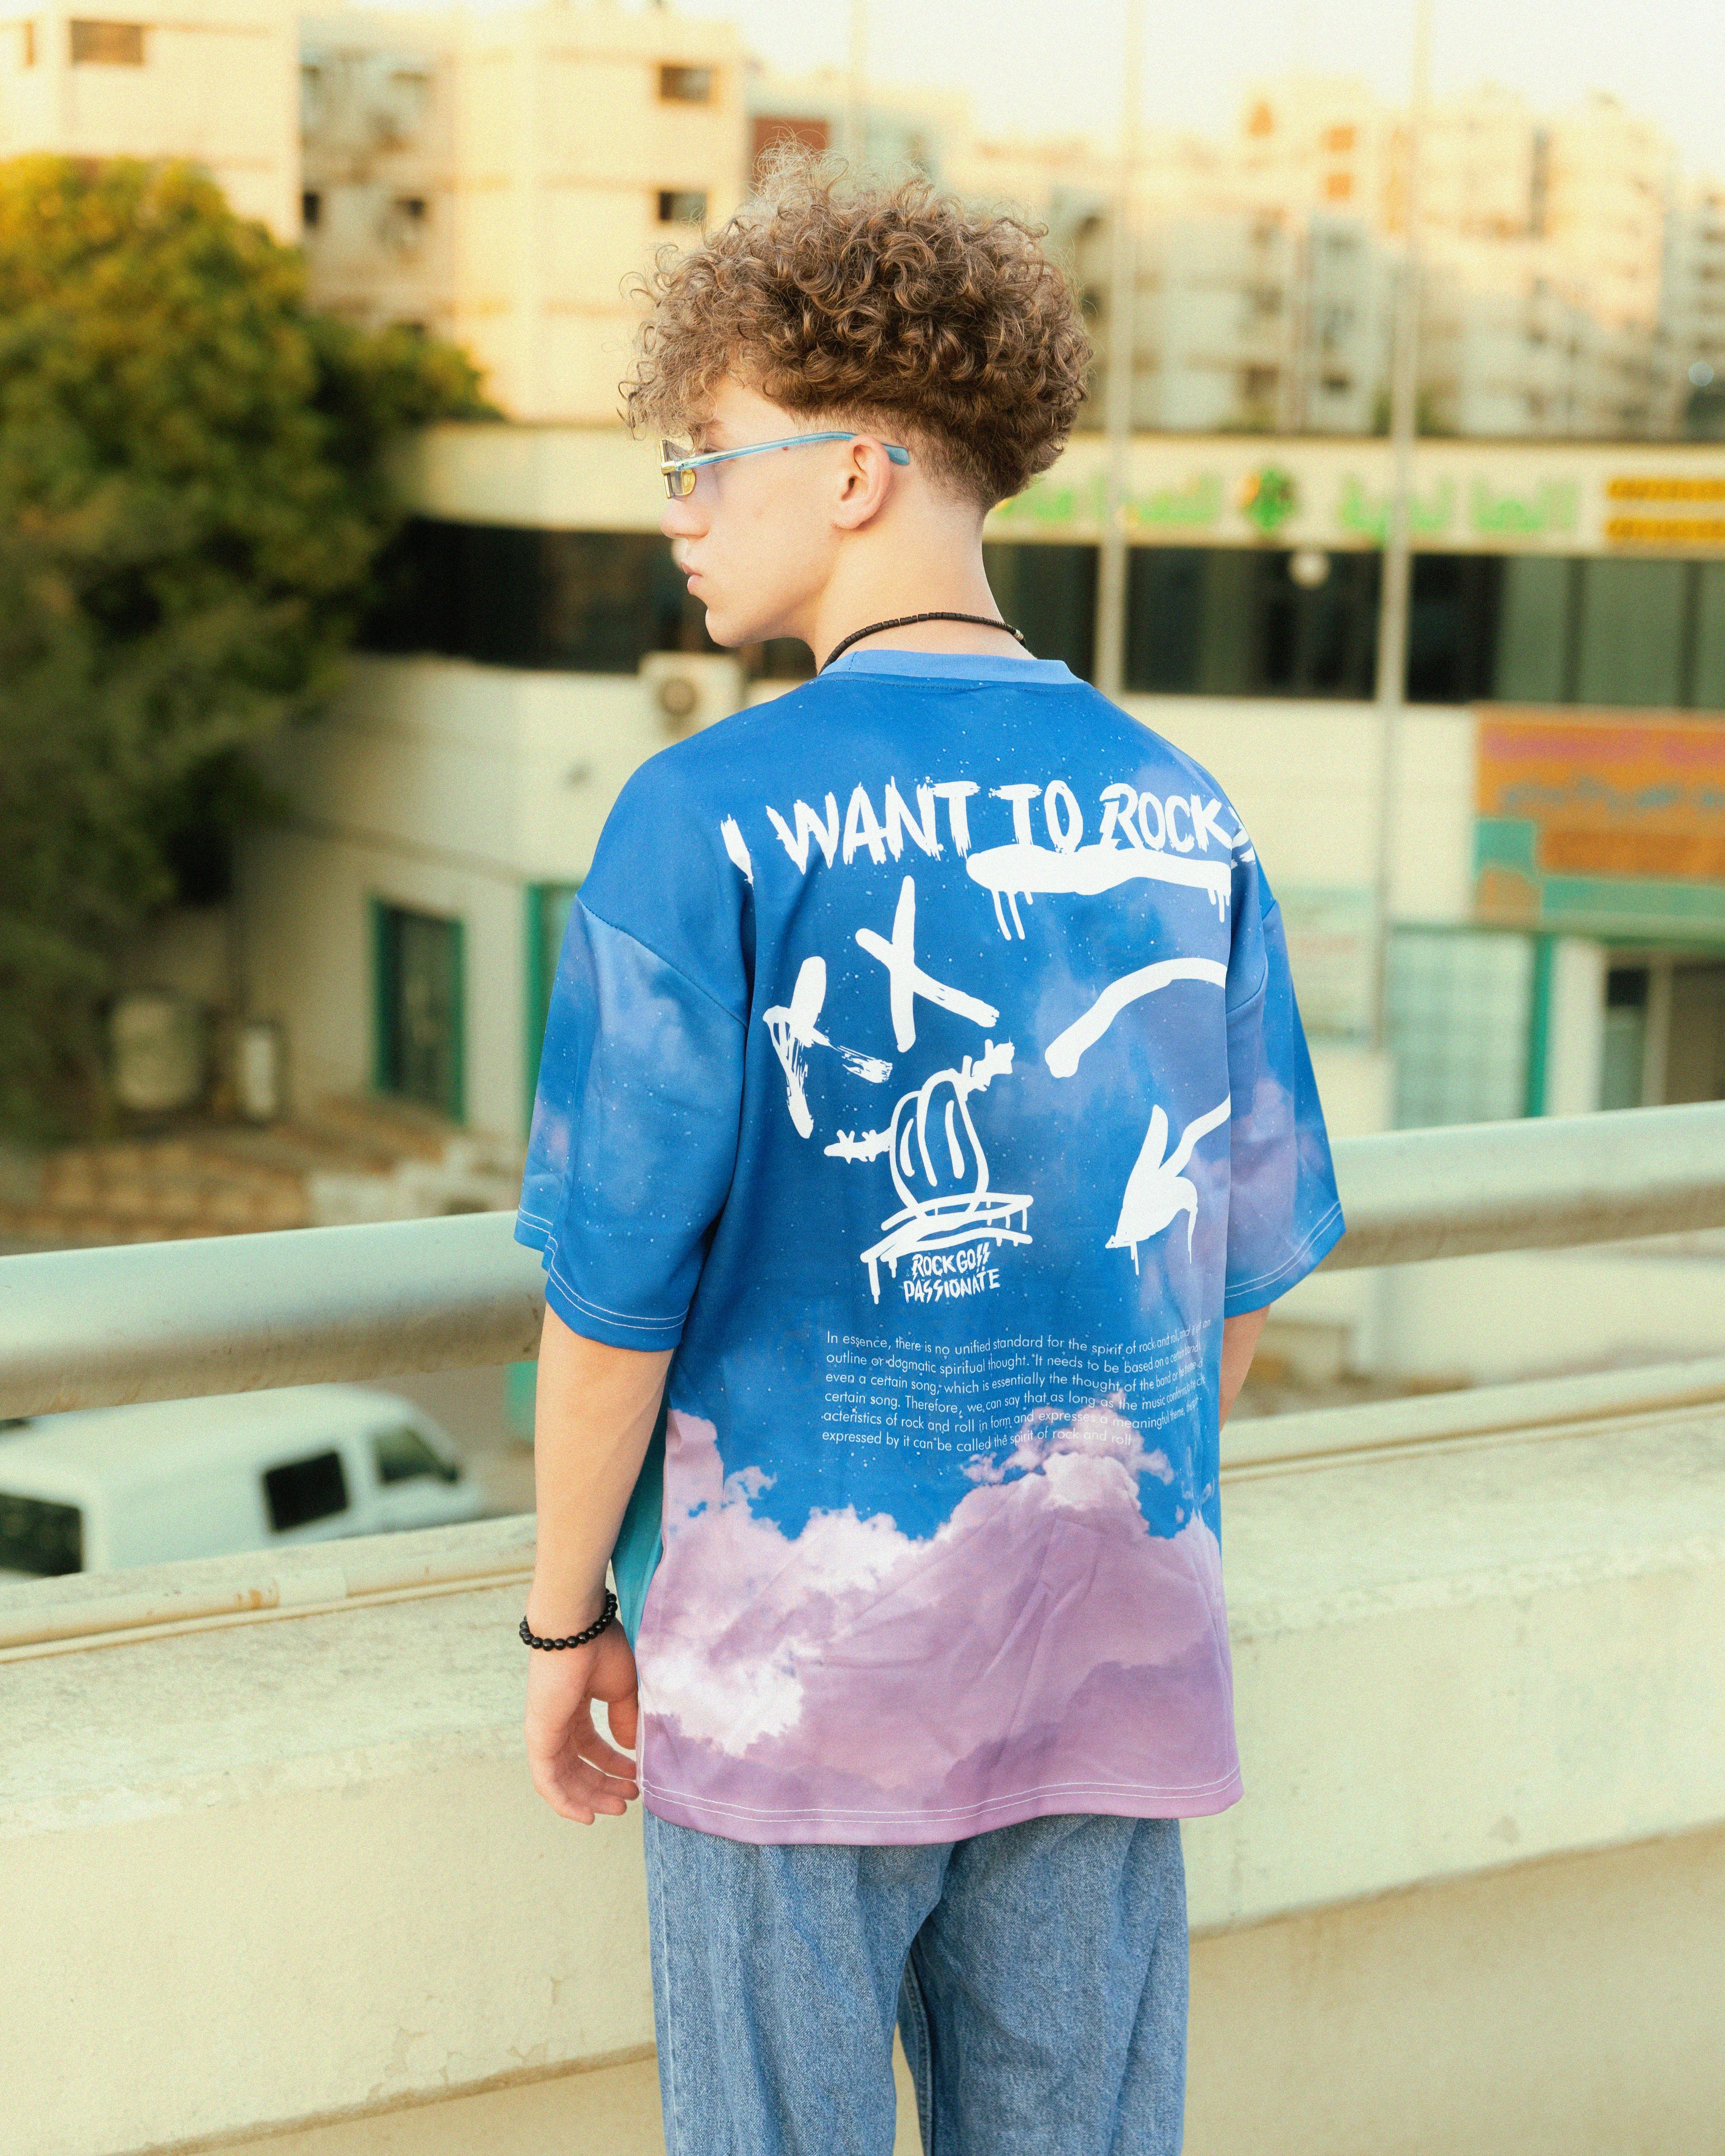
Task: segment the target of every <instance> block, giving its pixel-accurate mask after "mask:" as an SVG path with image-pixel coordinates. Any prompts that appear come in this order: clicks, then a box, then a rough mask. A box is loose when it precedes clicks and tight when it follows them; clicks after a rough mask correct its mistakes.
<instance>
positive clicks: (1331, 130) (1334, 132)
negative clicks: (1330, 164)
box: [1324, 127, 1356, 157]
mask: <svg viewBox="0 0 1725 2156" xmlns="http://www.w3.org/2000/svg"><path fill="white" fill-rule="evenodd" d="M1355 140H1356V136H1355V133H1354V131H1353V128H1352V127H1327V128H1326V129H1325V130H1324V147H1325V149H1327V151H1329V153H1330V155H1331V156H1332V157H1346V156H1347V154H1348V151H1350V150H1351V149H1352V148H1353V146H1354V142H1355Z"/></svg>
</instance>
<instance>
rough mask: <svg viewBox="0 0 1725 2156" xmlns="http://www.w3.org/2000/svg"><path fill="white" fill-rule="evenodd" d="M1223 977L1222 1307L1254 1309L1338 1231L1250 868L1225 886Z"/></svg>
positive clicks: (1324, 1157)
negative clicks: (1230, 892) (1227, 946)
mask: <svg viewBox="0 0 1725 2156" xmlns="http://www.w3.org/2000/svg"><path fill="white" fill-rule="evenodd" d="M1236 896H1237V910H1236V915H1235V944H1234V954H1233V959H1232V962H1230V967H1229V971H1228V990H1227V993H1228V1079H1229V1097H1230V1103H1231V1109H1230V1122H1229V1132H1230V1140H1229V1198H1228V1273H1227V1281H1226V1287H1225V1291H1224V1300H1223V1310H1224V1313H1225V1314H1226V1315H1227V1316H1228V1317H1236V1316H1238V1315H1239V1314H1240V1312H1245V1311H1249V1310H1261V1309H1263V1308H1264V1306H1266V1304H1267V1303H1271V1302H1274V1301H1276V1298H1277V1297H1278V1296H1283V1295H1286V1293H1287V1291H1288V1290H1289V1289H1290V1288H1291V1287H1292V1286H1294V1284H1295V1282H1296V1281H1301V1280H1303V1279H1304V1278H1305V1276H1306V1275H1307V1273H1309V1272H1311V1271H1312V1269H1313V1268H1314V1267H1315V1266H1316V1265H1318V1264H1319V1263H1320V1262H1321V1260H1322V1259H1323V1258H1324V1256H1325V1255H1327V1252H1328V1251H1329V1250H1331V1248H1332V1246H1333V1245H1335V1244H1336V1243H1337V1242H1338V1241H1339V1240H1341V1237H1342V1235H1343V1228H1344V1223H1343V1218H1342V1207H1341V1204H1340V1201H1339V1200H1338V1199H1337V1194H1336V1177H1335V1170H1334V1168H1333V1167H1332V1164H1331V1160H1330V1144H1329V1138H1328V1136H1327V1132H1325V1129H1324V1119H1323V1110H1322V1107H1321V1106H1319V1104H1318V1097H1317V1081H1316V1080H1315V1079H1314V1078H1313V1076H1312V1058H1311V1055H1309V1054H1308V1052H1307V1046H1306V1034H1305V1031H1304V1029H1303V1028H1302V1027H1301V1024H1300V1013H1299V1009H1298V1006H1297V1005H1296V1003H1295V1001H1294V983H1293V978H1292V976H1291V973H1290V972H1289V970H1288V951H1287V940H1286V937H1285V935H1284V934H1283V932H1282V922H1281V909H1280V907H1279V906H1277V905H1276V901H1275V900H1274V899H1273V898H1272V897H1271V895H1270V892H1269V891H1268V889H1267V887H1266V885H1265V884H1264V882H1263V880H1262V878H1261V877H1260V875H1259V874H1258V873H1257V870H1256V867H1255V864H1251V865H1249V867H1248V868H1247V870H1246V872H1245V873H1243V874H1242V875H1240V878H1239V879H1238V880H1237V882H1236Z"/></svg>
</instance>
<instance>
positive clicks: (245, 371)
mask: <svg viewBox="0 0 1725 2156" xmlns="http://www.w3.org/2000/svg"><path fill="white" fill-rule="evenodd" d="M483 410H484V407H483V405H482V404H481V403H480V398H479V394H478V377H477V376H476V375H475V372H474V369H473V368H472V367H471V365H470V363H469V362H468V361H467V359H466V358H465V356H464V355H463V354H462V353H461V352H459V351H457V350H456V349H454V347H453V346H447V345H442V344H439V343H436V342H434V341H430V340H429V339H426V338H424V337H422V336H418V334H416V333H413V332H410V331H406V330H392V331H383V332H381V333H372V332H367V331H360V330H357V329H356V328H354V327H353V326H352V325H350V324H348V323H346V322H344V321H339V320H337V319H336V318H334V317H332V316H327V315H322V314H319V313H318V312H316V311H315V310H313V309H312V308H311V306H310V305H309V304H308V302H307V299H306V294H305V270H304V265H303V263H302V261H301V259H300V255H299V254H298V252H297V251H296V250H295V249H291V248H288V247H285V246H283V245H281V244H280V243H278V242H277V241H276V240H275V239H272V238H271V237H270V234H268V233H267V232H266V231H265V230H264V228H263V227H262V226H260V225H257V224H252V223H246V222H244V221H243V220H242V219H240V218H238V217H236V216H235V215H234V213H233V212H232V211H231V210H230V209H229V208H228V206H227V204H226V202H225V201H224V199H223V196H222V195H221V193H220V192H219V190H218V188H217V187H215V185H214V184H213V182H211V181H210V180H208V178H207V177H203V175H202V174H201V173H199V172H197V171H196V170H195V169H193V167H188V166H184V165H165V166H150V165H144V164H140V163H136V162H131V161H126V160H115V161H112V162H106V163H103V164H100V165H97V166H91V165H90V164H87V163H84V162H77V161H74V160H71V159H66V158H59V157H23V158H18V159H15V160H13V161H12V162H8V163H4V164H0V1126H5V1127H12V1128H13V1129H15V1130H16V1129H26V1130H28V1129H30V1128H35V1129H37V1130H41V1129H44V1128H47V1127H53V1126H54V1125H55V1124H56V1123H58V1124H59V1125H60V1126H62V1127H64V1125H65V1124H67V1123H68V1122H75V1121H78V1120H81V1119H84V1118H86V1117H87V1116H89V1115H90V1113H92V1112H93V1111H94V1110H95V1105H96V1102H97V1101H98V1100H99V1098H100V1088H99V1086H98V1084H97V1081H96V1076H95V1074H96V1072H97V1070H98V1069H99V1065H100V1058H99V1056H98V1055H97V1052H96V1044H97V1038H98V1023H97V1021H98V1019H99V1015H100V1005H101V1002H102V999H103V998H104V996H105V994H106V993H108V992H109V990H110V987H111V983H112V981H113V978H114V972H115V967H116V959H117V957H118V955H119V953H120V952H121V950H122V949H123V947H124V944H125V942H126V938H127V937H129V936H131V935H132V934H135V933H136V930H137V928H138V927H139V926H140V924H141V921H143V920H144V919H145V918H146V916H147V915H148V913H149V911H151V908H153V907H156V906H160V905H161V904H162V903H163V902H165V901H167V900H168V899H170V898H172V896H174V895H175V892H176V889H177V885H179V884H180V883H182V882H183V881H184V880H185V877H186V875H187V874H188V873H190V874H193V875H195V874H196V873H197V870H196V867H195V864H196V862H197V860H198V858H199V846H198V843H196V842H198V841H199V840H203V842H204V852H205V853H206V854H207V852H208V841H209V840H210V839H212V838H213V839H214V840H215V841H216V843H217V844H219V842H220V839H221V837H222V835H223V833H224V832H225V831H226V830H228V829H231V827H232V825H233V824H234V821H235V819H238V818H239V817H240V816H242V815H243V814H244V813H245V812H246V810H247V808H248V806H249V805H251V804H252V803H254V802H255V798H256V792H257V789H256V788H255V785H254V783H253V782H251V781H249V778H248V777H247V773H248V771H249V765H248V763H247V762H246V759H245V752H246V750H247V749H248V748H249V747H252V746H253V745H254V744H256V743H257V742H259V741H261V740H262V739H264V737H267V736H269V735H270V734H271V733H273V732H275V731H278V730H280V728H282V727H283V726H287V725H289V724H290V723H292V722H294V721H296V720H299V719H302V718H305V717H309V716H311V715H312V714H313V713H315V711H316V708H317V706H318V704H319V702H320V701H321V699H322V698H323V697H324V696H326V694H327V692H328V690H329V688H330V685H331V680H332V679H333V676H334V672H335V670H336V665H337V663H338V661H339V659H340V655H341V652H342V650H343V649H344V648H345V647H346V646H347V644H349V642H350V641H351V640H352V635H353V633H354V630H355V629H356V626H357V623H358V620H359V619H360V617H361V614H362V611H363V609H364V607H365V604H366V599H367V586H368V579H369V577H370V574H371V572H372V565H373V563H374V562H376V560H377V555H378V552H379V551H380V549H381V548H382V547H383V546H384V544H385V543H386V542H387V541H388V538H389V537H390V536H391V535H392V533H393V531H394V530H395V528H396V527H397V526H398V523H399V521H400V518H401V515H402V506H401V504H400V502H399V501H398V497H397V494H396V490H395V489H394V487H393V485H392V482H391V478H390V466H389V458H388V450H389V448H390V446H391V444H392V442H393V440H394V439H395V438H397V437H398V435H399V434H401V433H402V432H403V430H404V429H408V428H410V427H413V426H416V425H419V424H423V423H426V422H428V421H429V420H432V419H435V418H444V417H453V416H469V415H475V414H477V413H481V412H483Z"/></svg>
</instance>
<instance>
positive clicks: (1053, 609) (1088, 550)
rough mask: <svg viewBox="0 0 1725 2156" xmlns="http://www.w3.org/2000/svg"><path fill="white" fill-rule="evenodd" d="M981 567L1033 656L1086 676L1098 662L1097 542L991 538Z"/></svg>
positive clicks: (1089, 674) (995, 595)
mask: <svg viewBox="0 0 1725 2156" xmlns="http://www.w3.org/2000/svg"><path fill="white" fill-rule="evenodd" d="M983 568H984V569H985V570H986V571H987V572H988V583H989V585H990V586H991V588H993V593H994V597H995V599H996V601H997V602H998V603H999V608H1000V612H1001V614H1002V616H1003V617H1004V619H1006V620H1008V621H1009V622H1010V623H1011V624H1013V626H1014V629H1023V631H1024V641H1025V642H1026V643H1027V644H1029V647H1030V649H1031V650H1032V651H1034V653H1035V654H1036V656H1037V657H1038V658H1039V659H1060V660H1065V663H1066V665H1068V666H1070V668H1071V670H1072V671H1073V672H1074V673H1075V674H1076V675H1078V677H1079V679H1080V680H1086V681H1087V680H1089V679H1090V676H1091V673H1092V671H1093V670H1094V668H1095V663H1096V548H1095V547H1059V546H1054V545H1051V544H1050V545H1046V546H1034V547H1029V546H1013V545H1005V544H1001V543H999V542H995V541H990V542H989V543H988V545H987V546H985V547H983Z"/></svg>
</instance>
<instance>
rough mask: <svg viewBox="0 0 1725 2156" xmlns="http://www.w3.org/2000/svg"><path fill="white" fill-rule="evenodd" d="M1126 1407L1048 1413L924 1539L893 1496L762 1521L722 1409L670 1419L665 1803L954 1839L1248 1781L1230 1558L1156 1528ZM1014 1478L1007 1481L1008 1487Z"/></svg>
mask: <svg viewBox="0 0 1725 2156" xmlns="http://www.w3.org/2000/svg"><path fill="white" fill-rule="evenodd" d="M1120 1405H1121V1403H1120V1401H1119V1400H1118V1399H1112V1400H1110V1401H1107V1402H1104V1403H1102V1404H1100V1405H1097V1406H1095V1407H1091V1408H1088V1409H1085V1410H1083V1411H1082V1412H1081V1414H1077V1415H1075V1416H1074V1417H1073V1418H1072V1419H1071V1420H1070V1422H1068V1423H1061V1424H1059V1425H1058V1426H1055V1424H1054V1419H1053V1418H1051V1417H1050V1416H1048V1415H1046V1414H1043V1413H1039V1414H1036V1415H1034V1416H1033V1417H1032V1418H1031V1419H1030V1420H1029V1422H1027V1423H1026V1424H1025V1425H1024V1429H1023V1430H1021V1432H1020V1433H1019V1439H1018V1441H1017V1444H1016V1445H1015V1447H1014V1450H1013V1452H1012V1453H1011V1455H1009V1458H1008V1460H1006V1461H1005V1462H1004V1464H1002V1465H1000V1466H994V1465H992V1464H990V1463H988V1462H985V1461H977V1462H973V1463H972V1466H971V1467H970V1469H969V1470H968V1472H969V1473H970V1474H971V1476H972V1479H973V1481H974V1482H975V1483H976V1485H977V1486H976V1487H974V1488H973V1489H972V1490H971V1491H969V1492H968V1494H967V1495H966V1496H964V1497H963V1499H961V1501H959V1503H958V1504H957V1507H955V1508H954V1510H953V1512H952V1516H951V1517H950V1518H949V1519H947V1521H946V1522H945V1523H944V1524H943V1525H942V1527H940V1528H939V1529H938V1531H937V1532H936V1533H935V1534H934V1535H932V1537H929V1538H928V1539H927V1540H926V1541H917V1540H916V1539H914V1538H912V1537H910V1536H908V1535H905V1534H901V1532H899V1530H898V1528H897V1527H896V1525H895V1524H894V1522H892V1520H891V1518H890V1517H888V1516H886V1514H884V1513H882V1514H876V1515H875V1516H874V1517H870V1518H867V1519H862V1518H859V1517H858V1516H857V1514H856V1513H855V1511H854V1510H851V1509H849V1508H847V1509H846V1510H845V1511H843V1512H816V1513H814V1514H813V1515H812V1516H811V1517H810V1518H809V1521H808V1522H807V1523H806V1525H805V1526H804V1527H803V1530H802V1532H800V1533H799V1534H798V1535H797V1536H796V1537H794V1539H793V1538H791V1537H787V1536H786V1535H785V1533H784V1532H783V1530H782V1529H781V1528H780V1527H778V1526H777V1525H776V1524H775V1523H774V1522H773V1521H771V1520H768V1519H763V1518H760V1517H757V1516H756V1514H755V1512H754V1511H753V1500H754V1499H755V1498H756V1497H757V1496H759V1494H760V1492H761V1491H762V1489H763V1488H765V1487H766V1486H768V1478H767V1477H766V1476H764V1475H763V1474H762V1471H760V1470H759V1469H758V1468H748V1469H745V1470H743V1471H742V1472H741V1473H738V1474H735V1475H732V1476H729V1477H728V1478H727V1477H726V1476H725V1474H724V1471H723V1468H722V1466H721V1461H720V1457H719V1451H718V1445H717V1436H716V1431H715V1430H714V1428H713V1425H712V1424H711V1423H707V1422H704V1421H701V1420H699V1419H696V1418H695V1417H693V1416H689V1415H684V1414H673V1415H672V1416H671V1417H670V1428H669V1432H668V1439H667V1455H666V1466H665V1491H666V1503H665V1560H664V1563H662V1565H661V1566H660V1570H659V1572H658V1573H657V1575H656V1576H655V1580H654V1583H653V1587H652V1590H651V1593H650V1594H649V1600H648V1605H647V1610H646V1615H645V1622H644V1626H643V1630H642V1636H641V1640H640V1643H639V1654H640V1663H641V1670H642V1702H643V1706H644V1709H645V1720H644V1731H643V1746H642V1755H641V1757H642V1767H643V1780H644V1789H645V1791H646V1795H647V1799H648V1801H649V1804H650V1805H651V1807H652V1809H654V1810H655V1812H657V1813H659V1814H660V1815H661V1816H663V1817H665V1818H668V1819H673V1820H680V1821H682V1822H683V1823H684V1824H686V1825H694V1826H699V1827H702V1828H705V1829H706V1830H709V1831H716V1832H719V1833H723V1834H726V1835H730V1836H732V1838H733V1839H736V1840H757V1841H822V1840H827V1841H844V1840H870V1841H927V1840H949V1839H953V1838H956V1837H957V1836H958V1835H963V1834H970V1833H976V1832H978V1831H980V1830H983V1828H986V1827H990V1826H1000V1825H1008V1824H1009V1823H1010V1822H1011V1821H1013V1820H1021V1819H1029V1818H1034V1817H1036V1816H1038V1815H1041V1814H1045V1813H1050V1812H1084V1811H1090V1812H1115V1813H1123V1814H1126V1815H1134V1814H1138V1815H1158V1814H1160V1815H1178V1816H1191V1815H1197V1814H1200V1813H1205V1812H1213V1811H1219V1810H1221V1809H1224V1807H1225V1806H1226V1805H1227V1804H1231V1803H1232V1802H1233V1801H1234V1800H1235V1798H1236V1797H1237V1796H1238V1795H1239V1794H1240V1779H1239V1768H1238V1764H1237V1762H1236V1758H1235V1749H1234V1734H1233V1713H1232V1685H1231V1679H1230V1668H1229V1661H1228V1647H1227V1624H1226V1619H1225V1616H1224V1609H1223V1602H1222V1571H1221V1552H1220V1550H1219V1547H1218V1545H1217V1543H1216V1540H1215V1537H1214V1535H1213V1534H1212V1533H1211V1532H1210V1531H1209V1528H1208V1527H1206V1526H1205V1525H1204V1522H1203V1521H1202V1520H1201V1519H1198V1518H1195V1517H1194V1518H1193V1519H1191V1520H1189V1521H1188V1522H1186V1523H1185V1524H1184V1525H1183V1527H1181V1528H1180V1530H1179V1532H1178V1533H1177V1534H1175V1535H1174V1536H1173V1537H1161V1536H1156V1535H1153V1534H1152V1533H1151V1532H1150V1531H1149V1528H1148V1527H1147V1524H1146V1522H1145V1519H1144V1517H1143V1514H1142V1511H1141V1510H1140V1507H1139V1504H1138V1496H1137V1477H1138V1476H1139V1475H1140V1474H1144V1473H1147V1474H1152V1475H1155V1476H1158V1478H1159V1479H1161V1480H1163V1481H1172V1479H1173V1470H1172V1469H1171V1468H1170V1467H1169V1466H1168V1461H1167V1460H1166V1458H1165V1457H1164V1456H1163V1455H1162V1454H1161V1453H1160V1452H1154V1451H1147V1450H1145V1448H1144V1446H1143V1445H1142V1440H1141V1439H1140V1437H1139V1435H1138V1432H1137V1430H1135V1429H1134V1428H1133V1426H1132V1424H1131V1423H1130V1422H1128V1421H1127V1419H1125V1418H1124V1416H1123V1415H1122V1414H1121V1413H1120V1412H1119V1408H1120ZM1009 1470H1010V1471H1012V1475H1011V1479H1010V1480H1008V1479H1006V1477H1007V1475H1008V1472H1009Z"/></svg>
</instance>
